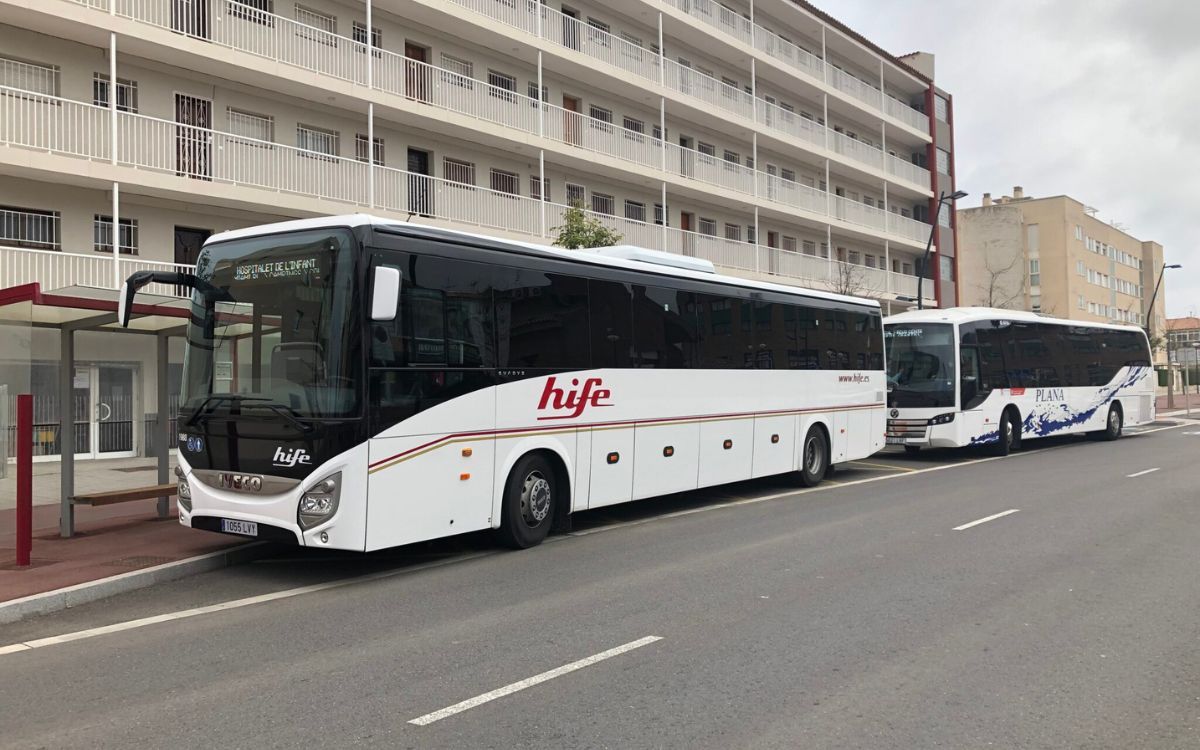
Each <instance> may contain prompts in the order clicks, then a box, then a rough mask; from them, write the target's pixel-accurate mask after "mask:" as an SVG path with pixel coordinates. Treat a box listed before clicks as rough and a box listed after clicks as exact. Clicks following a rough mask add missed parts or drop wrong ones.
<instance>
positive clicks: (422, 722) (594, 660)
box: [408, 635, 662, 727]
mask: <svg viewBox="0 0 1200 750" xmlns="http://www.w3.org/2000/svg"><path fill="white" fill-rule="evenodd" d="M661 640H662V636H658V635H648V636H646V637H645V638H639V639H637V640H636V641H630V642H629V643H626V644H624V645H621V646H617V647H616V648H610V649H609V650H607V651H601V652H600V653H598V654H593V655H591V656H588V657H586V658H583V659H580V660H579V661H573V662H571V663H570V664H564V665H562V666H561V667H557V668H555V669H551V670H550V671H548V672H542V673H541V674H538V675H534V676H533V677H527V678H525V679H524V680H519V681H517V682H514V683H512V684H509V685H505V686H504V687H502V688H496V689H495V690H491V691H488V692H486V693H484V694H483V695H477V696H475V697H474V698H468V699H467V700H465V701H462V702H461V703H455V704H454V705H453V706H447V707H446V708H443V709H440V710H438V711H434V712H432V713H427V714H425V715H424V716H418V717H417V718H415V719H410V720H409V722H408V723H409V724H416V725H417V726H419V727H423V726H427V725H429V724H432V723H434V722H435V721H441V720H442V719H445V718H447V717H450V716H453V715H455V714H459V713H462V712H463V711H467V710H469V709H472V708H475V707H476V706H482V705H483V704H484V703H490V702H491V701H494V700H496V699H497V698H503V697H504V696H506V695H512V694H513V693H517V692H520V691H522V690H524V689H526V688H531V687H533V686H534V685H540V684H541V683H543V682H547V681H549V680H553V679H554V678H555V677H562V676H563V675H565V674H570V673H571V672H574V671H577V670H580V669H583V668H584V667H590V666H592V665H593V664H599V663H600V662H602V661H604V660H605V659H611V658H613V657H614V656H620V655H621V654H624V653H627V652H629V651H633V650H634V649H637V648H641V647H642V646H649V645H650V644H651V643H654V642H655V641H661Z"/></svg>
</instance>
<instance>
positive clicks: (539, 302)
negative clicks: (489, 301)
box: [495, 268, 591, 369]
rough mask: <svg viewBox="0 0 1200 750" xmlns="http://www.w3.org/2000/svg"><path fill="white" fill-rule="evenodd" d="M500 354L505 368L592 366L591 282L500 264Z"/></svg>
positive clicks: (497, 355)
mask: <svg viewBox="0 0 1200 750" xmlns="http://www.w3.org/2000/svg"><path fill="white" fill-rule="evenodd" d="M497 273H498V274H499V277H498V280H497V284H496V293H495V299H496V358H497V362H498V364H499V366H500V367H502V368H507V367H512V368H534V369H537V368H544V369H585V368H587V367H589V366H590V359H591V355H590V352H589V347H588V342H589V333H588V290H587V281H586V280H584V279H579V278H574V277H570V276H560V275H558V274H549V273H543V272H541V271H528V270H524V269H516V268H503V269H499V270H498V272H497Z"/></svg>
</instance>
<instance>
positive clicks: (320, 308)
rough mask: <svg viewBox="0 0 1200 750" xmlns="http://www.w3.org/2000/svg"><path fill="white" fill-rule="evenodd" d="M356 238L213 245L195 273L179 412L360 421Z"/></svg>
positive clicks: (339, 233)
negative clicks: (355, 268)
mask: <svg viewBox="0 0 1200 750" xmlns="http://www.w3.org/2000/svg"><path fill="white" fill-rule="evenodd" d="M353 248H354V238H353V236H352V235H351V234H350V232H348V231H346V230H338V229H322V230H318V231H309V232H297V233H292V234H280V235H271V236H265V237H254V238H250V239H245V240H236V241H231V242H222V243H219V244H216V245H212V246H209V247H207V248H206V249H205V251H204V252H203V253H202V254H201V257H200V260H199V263H198V264H197V266H196V276H197V279H198V281H199V282H200V283H199V284H198V285H197V289H196V291H195V292H194V294H193V295H192V305H191V308H192V312H191V319H190V321H189V323H188V330H187V342H186V349H185V351H184V377H183V389H182V393H181V402H180V414H181V416H182V418H183V419H184V420H186V421H187V422H188V423H195V422H196V421H197V420H198V419H199V418H201V417H203V416H205V415H209V414H218V413H219V414H223V415H228V414H238V415H242V414H245V415H247V416H259V417H270V416H271V415H273V418H278V419H281V420H283V421H285V422H289V423H291V424H293V425H294V426H296V427H297V428H300V429H305V428H306V425H305V424H304V423H303V422H302V421H301V420H303V419H337V418H347V417H354V416H357V415H358V414H359V411H360V408H361V407H360V403H361V396H362V391H361V389H362V386H361V384H362V381H363V378H362V372H361V370H362V362H361V359H362V355H361V345H360V342H359V338H360V337H359V332H360V328H361V321H360V318H359V315H358V313H357V310H358V307H359V306H358V304H357V300H356V298H355V285H354V278H355V275H354V254H353Z"/></svg>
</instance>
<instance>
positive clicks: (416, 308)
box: [371, 255, 496, 368]
mask: <svg viewBox="0 0 1200 750" xmlns="http://www.w3.org/2000/svg"><path fill="white" fill-rule="evenodd" d="M389 260H392V259H389ZM395 260H396V265H401V266H403V267H402V270H401V272H402V281H401V292H400V314H399V315H398V316H397V318H396V320H394V321H386V322H375V323H372V325H371V365H372V366H373V367H404V366H437V365H440V366H443V367H467V368H473V367H494V366H495V363H496V356H495V330H494V319H493V317H492V288H491V277H492V274H491V271H490V269H489V268H488V267H487V266H484V265H482V264H479V263H470V262H464V261H457V260H448V259H445V258H438V257H432V256H419V255H409V256H396V257H395Z"/></svg>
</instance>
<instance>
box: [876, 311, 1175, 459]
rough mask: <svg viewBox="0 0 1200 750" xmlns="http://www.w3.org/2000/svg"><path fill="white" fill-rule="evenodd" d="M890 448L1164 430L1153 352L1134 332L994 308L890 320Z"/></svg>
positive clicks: (999, 447) (1006, 447)
mask: <svg viewBox="0 0 1200 750" xmlns="http://www.w3.org/2000/svg"><path fill="white" fill-rule="evenodd" d="M884 338H885V341H886V343H887V373H888V410H889V411H888V427H887V442H888V444H892V445H903V446H904V448H905V449H906V450H908V451H910V452H915V451H918V450H920V449H921V448H922V447H926V446H928V447H935V448H943V447H944V448H960V447H964V446H976V445H982V446H988V447H990V448H991V449H992V450H993V451H994V452H996V453H998V454H1000V455H1006V454H1008V453H1009V452H1010V451H1011V450H1013V449H1015V448H1017V447H1019V446H1020V444H1021V441H1022V440H1027V439H1029V438H1038V437H1045V436H1048V435H1069V434H1074V433H1091V434H1093V435H1095V436H1097V437H1104V438H1106V439H1108V440H1115V439H1117V438H1118V437H1120V436H1121V431H1122V429H1123V428H1124V426H1125V425H1138V424H1144V423H1146V422H1152V421H1154V382H1153V378H1152V377H1151V376H1152V375H1153V372H1152V369H1151V366H1150V343H1149V341H1148V340H1147V339H1146V334H1145V333H1144V332H1143V331H1142V330H1141V329H1139V328H1135V327H1132V326H1117V325H1107V324H1103V323H1091V322H1081V321H1072V320H1059V319H1056V318H1049V317H1045V316H1042V315H1035V314H1033V313H1027V312H1016V311H1013V310H995V309H991V308H984V307H963V308H949V309H945V310H912V311H909V312H905V313H900V314H898V315H892V316H889V317H888V318H886V319H885V320H884Z"/></svg>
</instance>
